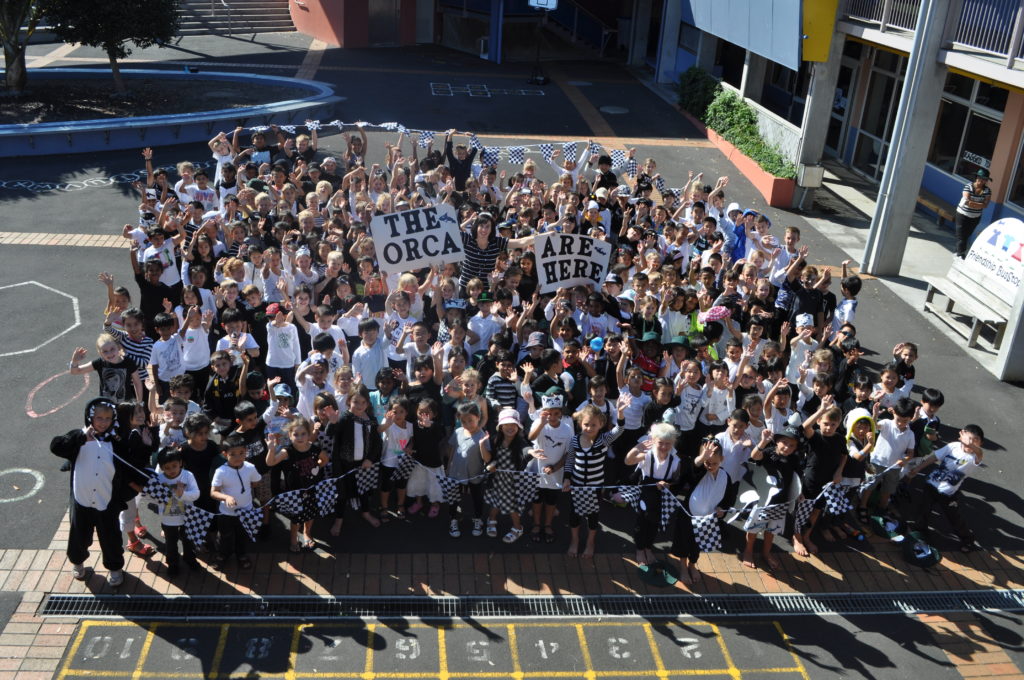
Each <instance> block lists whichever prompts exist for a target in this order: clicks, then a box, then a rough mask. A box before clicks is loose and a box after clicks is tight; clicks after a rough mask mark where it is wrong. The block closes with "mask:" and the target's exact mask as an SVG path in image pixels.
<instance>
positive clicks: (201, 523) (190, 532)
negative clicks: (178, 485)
mask: <svg viewBox="0 0 1024 680" xmlns="http://www.w3.org/2000/svg"><path fill="white" fill-rule="evenodd" d="M215 516H216V515H214V514H213V513H212V512H209V511H207V510H203V509H202V508H197V507H196V506H194V505H192V504H191V503H189V504H187V505H185V536H186V537H188V540H190V541H192V545H196V546H199V545H203V544H204V543H206V534H207V533H209V531H210V522H212V521H213V518H214V517H215Z"/></svg>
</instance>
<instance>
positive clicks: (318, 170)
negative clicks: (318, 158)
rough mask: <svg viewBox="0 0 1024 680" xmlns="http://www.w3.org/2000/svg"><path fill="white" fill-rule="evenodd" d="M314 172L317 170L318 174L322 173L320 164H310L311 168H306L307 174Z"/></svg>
mask: <svg viewBox="0 0 1024 680" xmlns="http://www.w3.org/2000/svg"><path fill="white" fill-rule="evenodd" d="M314 170H316V171H317V172H320V164H319V163H310V164H309V167H308V168H306V172H313V171H314Z"/></svg>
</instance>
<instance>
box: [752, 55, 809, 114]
mask: <svg viewBox="0 0 1024 680" xmlns="http://www.w3.org/2000/svg"><path fill="white" fill-rule="evenodd" d="M766 76H767V77H766V78H765V80H764V87H762V88H761V98H760V100H759V101H758V103H759V104H761V105H762V106H764V107H765V108H766V109H768V110H769V111H771V112H772V113H775V114H778V115H779V116H781V117H782V118H785V119H786V120H788V121H789V122H790V123H792V124H793V125H797V126H799V125H800V124H801V123H803V117H804V103H805V102H806V101H807V88H808V85H809V84H810V80H811V79H810V62H807V61H804V62H801V63H800V70H799V71H793V70H792V69H788V68H786V67H785V66H782V65H781V64H776V63H775V62H774V61H769V62H768V72H767V74H766Z"/></svg>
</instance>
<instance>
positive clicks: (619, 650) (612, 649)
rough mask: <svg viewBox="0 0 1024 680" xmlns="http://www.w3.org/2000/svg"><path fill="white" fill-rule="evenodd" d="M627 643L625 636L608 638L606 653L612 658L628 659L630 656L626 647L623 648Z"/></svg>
mask: <svg viewBox="0 0 1024 680" xmlns="http://www.w3.org/2000/svg"><path fill="white" fill-rule="evenodd" d="M628 644H629V640H627V639H625V638H616V637H610V638H608V653H609V654H610V655H611V657H612V658H613V659H628V658H629V657H631V656H632V654H630V653H629V650H628V649H623V647H625V646H626V645H628Z"/></svg>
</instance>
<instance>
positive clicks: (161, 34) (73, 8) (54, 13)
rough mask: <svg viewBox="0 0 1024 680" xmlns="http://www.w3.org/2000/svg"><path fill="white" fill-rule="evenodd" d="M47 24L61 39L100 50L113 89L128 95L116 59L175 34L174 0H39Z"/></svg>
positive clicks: (176, 13) (176, 8) (176, 19)
mask: <svg viewBox="0 0 1024 680" xmlns="http://www.w3.org/2000/svg"><path fill="white" fill-rule="evenodd" d="M40 2H41V3H42V6H43V14H44V15H45V17H46V21H47V23H48V24H49V25H50V26H51V27H52V28H53V31H54V33H56V34H57V35H58V36H59V37H60V39H61V40H63V41H64V42H68V43H81V44H83V45H89V46H90V47H102V48H103V50H104V51H105V52H106V53H107V58H108V59H109V60H110V71H111V73H112V74H113V76H114V87H115V88H116V89H117V92H118V94H120V95H122V96H124V95H126V94H127V93H128V91H127V90H126V89H125V86H124V81H123V80H122V78H121V69H120V68H119V67H118V64H117V60H118V59H124V58H125V57H127V56H128V55H129V54H131V50H130V49H129V48H128V45H129V44H131V45H134V46H135V47H149V46H151V45H154V44H159V43H164V42H168V41H170V40H171V38H173V37H174V35H175V34H176V33H177V31H178V0H40Z"/></svg>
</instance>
